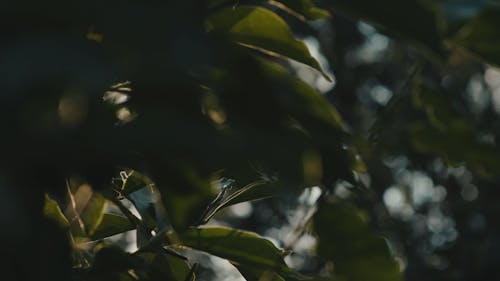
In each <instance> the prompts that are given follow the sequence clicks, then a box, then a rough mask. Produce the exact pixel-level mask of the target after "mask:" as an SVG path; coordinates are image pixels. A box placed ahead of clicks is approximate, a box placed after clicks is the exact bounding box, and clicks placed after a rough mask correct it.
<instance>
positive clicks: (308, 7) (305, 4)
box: [269, 0, 330, 20]
mask: <svg viewBox="0 0 500 281" xmlns="http://www.w3.org/2000/svg"><path fill="white" fill-rule="evenodd" d="M269 2H270V3H271V4H273V3H276V2H279V3H281V4H282V5H285V6H286V7H287V8H289V9H290V10H292V11H293V12H294V13H296V14H298V15H300V16H302V17H303V18H304V19H306V20H317V19H323V18H327V17H329V16H330V13H329V12H328V11H327V10H323V9H320V8H318V7H316V6H315V5H314V4H313V2H312V1H311V0H276V1H269Z"/></svg>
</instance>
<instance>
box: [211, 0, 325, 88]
mask: <svg viewBox="0 0 500 281" xmlns="http://www.w3.org/2000/svg"><path fill="white" fill-rule="evenodd" d="M207 26H208V30H209V32H212V33H215V34H219V35H223V36H226V37H227V38H228V39H229V40H231V41H234V42H236V43H239V44H241V45H243V46H246V47H250V48H254V49H257V50H260V51H263V52H265V53H268V54H274V55H277V56H284V57H288V58H290V59H293V60H296V61H298V62H301V63H304V64H307V65H309V66H311V67H312V68H315V69H316V70H318V71H320V72H321V73H323V75H324V76H325V78H327V79H328V80H331V79H330V78H329V77H328V75H327V74H325V73H324V72H323V70H322V69H321V66H320V65H319V63H318V62H317V61H316V59H314V58H313V57H312V56H311V54H310V53H309V50H308V49H307V46H306V45H305V44H304V43H303V42H301V41H299V40H297V39H295V38H294V36H293V34H292V31H291V30H290V27H289V26H288V24H287V23H286V22H285V21H284V20H283V19H281V18H280V17H279V16H278V15H276V14H275V13H274V12H272V11H270V10H268V9H265V8H261V7H254V6H237V7H236V8H234V9H233V8H225V9H222V10H220V11H217V12H215V13H214V14H212V15H210V16H209V17H208V19H207Z"/></svg>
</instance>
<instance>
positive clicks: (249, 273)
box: [234, 264, 285, 281]
mask: <svg viewBox="0 0 500 281" xmlns="http://www.w3.org/2000/svg"><path fill="white" fill-rule="evenodd" d="M234 266H235V267H236V268H237V269H238V271H239V272H240V273H241V275H243V277H245V280H247V281H261V280H266V281H285V279H283V278H282V277H281V276H279V275H278V274H276V273H275V272H273V271H267V270H262V269H259V268H255V267H251V266H246V265H241V264H235V265H234Z"/></svg>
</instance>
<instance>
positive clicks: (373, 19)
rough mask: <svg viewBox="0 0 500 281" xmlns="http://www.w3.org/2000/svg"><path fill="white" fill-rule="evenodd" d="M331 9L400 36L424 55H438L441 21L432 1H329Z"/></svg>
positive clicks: (440, 44)
mask: <svg viewBox="0 0 500 281" xmlns="http://www.w3.org/2000/svg"><path fill="white" fill-rule="evenodd" d="M329 2H330V3H331V5H332V6H333V8H334V9H335V10H337V11H339V12H346V13H348V14H350V15H351V16H354V17H356V18H359V19H361V20H365V21H367V22H369V23H371V24H373V25H375V26H376V27H379V28H382V29H383V30H384V31H386V32H388V33H390V34H394V35H397V36H401V37H403V38H404V39H406V40H409V41H410V42H413V43H417V45H419V46H421V47H424V49H425V50H426V51H427V52H429V51H430V52H431V54H434V55H436V54H437V55H438V56H441V55H442V54H443V46H442V40H441V35H440V28H441V25H442V19H441V18H439V17H438V15H439V14H438V10H439V9H438V7H437V5H436V3H432V1H419V0H382V1H363V0H332V1H329Z"/></svg>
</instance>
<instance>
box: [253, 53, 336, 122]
mask: <svg viewBox="0 0 500 281" xmlns="http://www.w3.org/2000/svg"><path fill="white" fill-rule="evenodd" d="M261 63H262V70H263V71H264V72H265V73H266V74H267V75H269V77H270V78H271V79H273V80H274V81H275V83H276V84H277V85H279V86H280V87H283V89H284V90H283V91H279V92H278V91H276V92H274V93H272V94H274V95H275V96H276V98H277V99H278V100H279V101H280V105H281V106H283V107H285V108H286V110H287V111H288V112H290V113H291V114H292V115H293V116H294V117H295V118H298V119H299V120H300V121H302V122H307V125H312V124H314V123H318V124H319V125H327V126H329V127H330V128H331V129H334V130H338V129H341V128H342V126H343V121H342V118H341V117H340V114H339V112H338V111H337V109H336V108H335V107H334V106H333V105H332V104H331V103H330V102H329V101H328V100H327V99H326V98H325V97H324V96H323V95H322V94H321V93H320V92H318V91H317V90H315V89H314V88H313V87H311V86H309V84H307V83H305V82H304V81H302V80H300V79H298V78H296V77H295V76H292V75H290V74H289V73H287V72H286V71H285V69H284V68H283V67H281V66H280V65H278V64H276V63H271V62H267V61H264V60H261Z"/></svg>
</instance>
